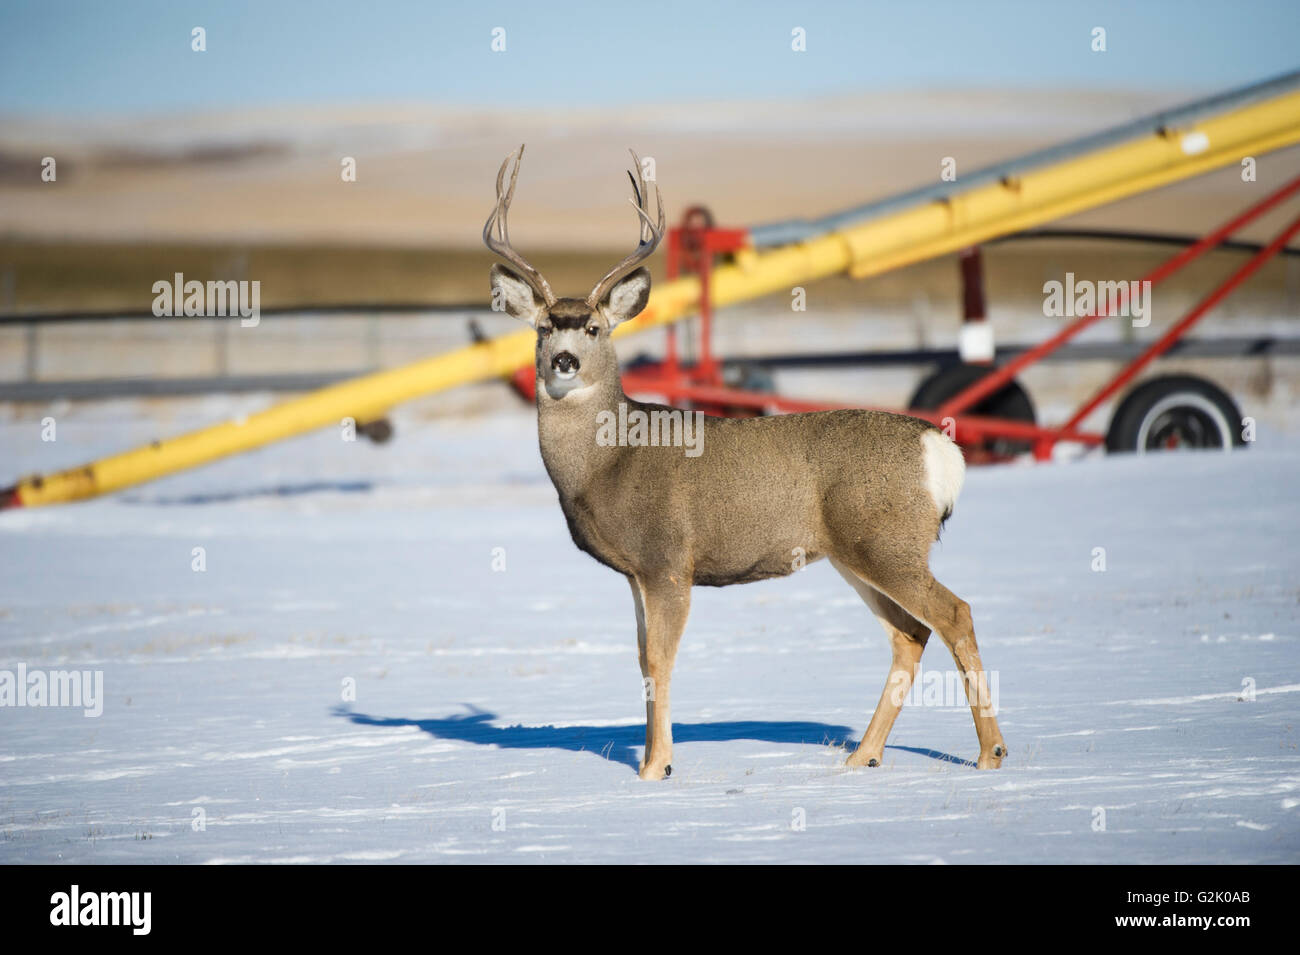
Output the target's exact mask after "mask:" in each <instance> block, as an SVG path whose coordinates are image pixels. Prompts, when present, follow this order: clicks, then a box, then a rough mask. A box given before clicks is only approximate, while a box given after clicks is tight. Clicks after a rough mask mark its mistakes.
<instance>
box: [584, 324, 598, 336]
mask: <svg viewBox="0 0 1300 955" xmlns="http://www.w3.org/2000/svg"><path fill="white" fill-rule="evenodd" d="M587 334H588V335H590V336H591V337H592V338H595V337H596V336H597V335H599V334H600V326H599V325H588V326H587Z"/></svg>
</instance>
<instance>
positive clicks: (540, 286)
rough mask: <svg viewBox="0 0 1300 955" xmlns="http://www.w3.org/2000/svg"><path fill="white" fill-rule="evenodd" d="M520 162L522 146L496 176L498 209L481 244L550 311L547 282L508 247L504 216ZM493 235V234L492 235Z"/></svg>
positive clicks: (551, 297)
mask: <svg viewBox="0 0 1300 955" xmlns="http://www.w3.org/2000/svg"><path fill="white" fill-rule="evenodd" d="M512 159H513V160H514V161H515V167H514V170H513V171H512V172H511V173H510V188H509V189H508V190H504V191H503V189H502V187H503V186H504V185H505V180H506V168H507V167H508V166H509V165H510V160H512ZM523 160H524V147H523V145H522V144H521V145H520V146H519V149H518V151H516V152H512V153H511V154H510V155H509V156H507V157H506V158H505V162H503V163H502V164H501V171H500V172H498V173H497V205H496V208H495V209H493V210H492V214H491V215H490V216H488V220H487V222H486V223H485V224H484V225H483V244H484V245H486V246H487V247H488V248H489V249H491V250H492V251H493V252H495V253H496V254H497V255H499V256H501V258H503V259H505V260H506V261H507V262H509V263H510V264H511V265H513V266H514V267H515V269H516V270H517V271H518V272H519V276H520V278H522V279H523V280H524V281H526V282H527V283H528V284H529V285H531V286H532V287H533V291H535V292H536V293H537V294H538V295H540V296H541V297H542V300H543V301H544V302H546V307H547V308H550V307H551V306H552V305H554V304H555V302H556V299H555V293H554V292H552V291H551V286H550V285H549V284H548V283H547V281H546V279H544V278H542V273H541V272H538V271H537V270H536V269H535V268H533V267H532V266H531V265H529V264H528V262H527V261H525V259H524V257H523V256H522V255H520V254H519V253H518V252H516V251H515V250H514V248H512V247H511V245H510V229H509V227H508V225H507V224H506V215H507V214H508V213H509V212H510V201H511V200H512V199H514V197H515V180H516V179H518V178H519V165H520V163H522V162H523ZM493 232H495V233H496V234H495V235H493Z"/></svg>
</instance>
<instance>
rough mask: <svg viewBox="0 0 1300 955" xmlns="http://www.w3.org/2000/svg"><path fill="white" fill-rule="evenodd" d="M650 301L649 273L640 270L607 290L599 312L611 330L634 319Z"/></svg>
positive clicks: (642, 269) (646, 270)
mask: <svg viewBox="0 0 1300 955" xmlns="http://www.w3.org/2000/svg"><path fill="white" fill-rule="evenodd" d="M648 301H650V272H649V270H648V269H644V268H640V269H637V270H636V271H635V272H632V273H631V274H630V275H628V276H627V277H626V278H623V279H620V280H619V281H618V282H616V283H615V284H614V287H613V288H612V289H610V290H609V294H608V295H607V296H605V301H603V302H601V303H600V310H601V312H602V313H603V314H604V316H605V320H606V321H607V322H609V327H610V328H613V327H614V326H615V325H618V324H619V323H621V322H626V321H627V320H628V319H631V318H636V317H637V316H638V315H640V314H641V310H642V309H644V308H645V304H646V302H648Z"/></svg>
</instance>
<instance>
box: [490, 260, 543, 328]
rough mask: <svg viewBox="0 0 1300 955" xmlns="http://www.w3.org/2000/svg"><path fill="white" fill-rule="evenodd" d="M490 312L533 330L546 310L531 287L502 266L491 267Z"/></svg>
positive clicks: (516, 274)
mask: <svg viewBox="0 0 1300 955" xmlns="http://www.w3.org/2000/svg"><path fill="white" fill-rule="evenodd" d="M492 310H493V311H494V312H505V313H506V314H507V315H509V316H510V317H511V318H517V319H519V320H520V321H524V322H527V323H528V324H529V325H532V326H533V327H534V328H536V327H537V320H538V319H539V318H541V316H542V313H543V312H544V311H545V310H546V304H545V303H544V302H543V301H542V300H541V299H540V298H538V297H537V293H536V292H534V291H533V287H532V286H531V285H529V284H528V283H527V282H525V281H524V280H523V279H522V278H520V277H519V275H518V273H516V272H512V271H511V270H510V269H508V268H506V267H505V266H504V265H494V266H492Z"/></svg>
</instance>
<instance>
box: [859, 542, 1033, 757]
mask: <svg viewBox="0 0 1300 955" xmlns="http://www.w3.org/2000/svg"><path fill="white" fill-rule="evenodd" d="M857 569H858V571H859V575H860V576H861V577H862V578H863V579H864V580H866V581H869V582H870V584H871V586H873V587H875V588H876V589H877V590H879V591H880V592H881V593H882V594H884V595H886V596H887V597H889V598H890V599H891V600H892V601H893V602H894V603H896V604H898V606H899V607H901V608H903V609H904V610H905V611H907V613H909V614H910V615H911V616H913V617H915V618H916V620H918V621H920V622H921V623H922V624H924V625H925V626H927V627H930V628H931V629H932V630H933V631H934V632H935V633H937V634H939V636H940V637H942V638H943V642H944V643H945V644H947V645H948V650H949V651H950V652H951V653H952V658H953V660H954V661H955V662H956V664H957V669H958V670H959V671H960V672H961V676H962V683H963V684H964V686H965V688H966V701H967V702H968V703H969V704H970V711H971V716H972V718H973V719H974V720H975V734H976V735H977V736H978V737H979V742H980V755H979V761H978V763H977V764H976V765H977V766H978V767H979V768H980V769H997V768H998V767H1000V766H1001V765H1002V758H1003V757H1004V756H1006V755H1007V747H1006V743H1004V742H1003V740H1002V731H1001V730H1000V729H999V728H998V719H997V709H996V706H995V705H994V700H993V698H992V694H991V693H990V692H989V684H988V677H987V675H986V674H985V672H984V664H983V663H982V662H981V661H980V651H979V644H977V643H976V642H975V625H974V624H973V622H972V621H971V615H970V604H968V603H966V601H964V600H962V599H961V598H960V597H958V596H957V595H956V594H954V593H953V592H952V591H951V590H949V589H948V588H947V587H945V586H944V585H943V584H941V583H939V581H937V580H935V579H934V575H933V574H931V573H930V569H929V567H928V566H927V565H926V563H925V562H924V561H919V560H912V561H910V562H909V561H906V560H898V559H894V560H879V561H864V562H863V563H862V565H861V566H860V567H858V568H857Z"/></svg>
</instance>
